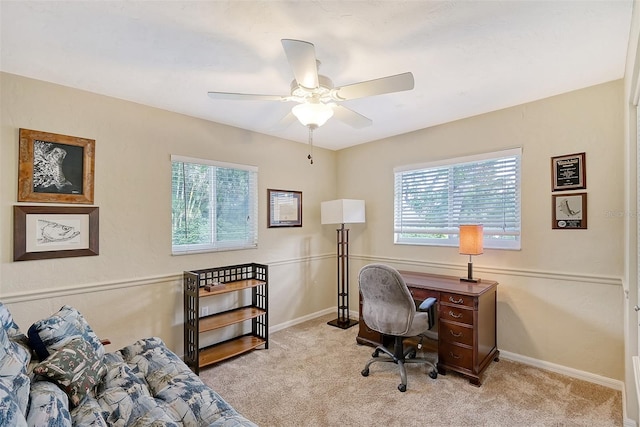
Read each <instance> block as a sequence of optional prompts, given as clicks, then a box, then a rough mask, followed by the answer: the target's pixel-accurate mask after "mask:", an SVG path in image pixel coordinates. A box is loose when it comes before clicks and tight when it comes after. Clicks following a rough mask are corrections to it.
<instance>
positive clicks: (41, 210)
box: [13, 206, 99, 261]
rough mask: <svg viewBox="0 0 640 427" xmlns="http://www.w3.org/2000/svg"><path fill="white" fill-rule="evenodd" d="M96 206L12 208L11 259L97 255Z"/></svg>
mask: <svg viewBox="0 0 640 427" xmlns="http://www.w3.org/2000/svg"><path fill="white" fill-rule="evenodd" d="M98 212H99V211H98V208H97V207H89V206H87V207H85V206H69V207H49V206H14V207H13V260H14V261H27V260H32V259H49V258H67V257H78V256H91V255H98V244H99V243H98V242H99V240H98V219H99V218H98V216H99V214H98Z"/></svg>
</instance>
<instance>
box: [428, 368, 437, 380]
mask: <svg viewBox="0 0 640 427" xmlns="http://www.w3.org/2000/svg"><path fill="white" fill-rule="evenodd" d="M429 376H430V377H431V378H433V379H434V380H435V379H436V378H438V371H436V370H435V369H434V370H433V371H431V372H429Z"/></svg>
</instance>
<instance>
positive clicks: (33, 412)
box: [27, 381, 72, 427]
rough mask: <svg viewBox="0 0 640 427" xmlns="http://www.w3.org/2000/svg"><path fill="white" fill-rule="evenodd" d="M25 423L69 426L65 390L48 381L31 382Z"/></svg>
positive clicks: (50, 426)
mask: <svg viewBox="0 0 640 427" xmlns="http://www.w3.org/2000/svg"><path fill="white" fill-rule="evenodd" d="M27 424H28V425H29V426H47V427H71V425H72V424H71V414H70V413H69V403H68V399H67V395H66V394H65V392H64V391H62V390H61V389H60V387H58V386H57V385H55V384H54V383H52V382H49V381H36V382H34V383H32V384H31V400H30V402H29V412H28V414H27Z"/></svg>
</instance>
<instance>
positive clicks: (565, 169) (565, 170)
mask: <svg viewBox="0 0 640 427" xmlns="http://www.w3.org/2000/svg"><path fill="white" fill-rule="evenodd" d="M551 187H552V190H553V191H564V190H577V189H583V188H587V176H586V165H585V153H576V154H568V155H566V156H558V157H552V158H551Z"/></svg>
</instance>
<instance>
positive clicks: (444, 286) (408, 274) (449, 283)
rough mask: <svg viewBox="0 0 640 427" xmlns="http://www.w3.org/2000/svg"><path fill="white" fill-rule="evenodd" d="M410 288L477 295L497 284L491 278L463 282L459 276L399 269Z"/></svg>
mask: <svg viewBox="0 0 640 427" xmlns="http://www.w3.org/2000/svg"><path fill="white" fill-rule="evenodd" d="M399 273H400V274H401V275H402V278H403V279H404V281H405V283H406V284H407V286H408V287H410V288H423V289H430V290H435V291H441V292H453V293H456V294H461V295H470V296H479V295H482V294H484V293H485V292H487V291H489V290H491V289H493V288H495V287H496V286H498V282H495V281H493V280H484V279H483V280H481V281H480V282H478V283H472V282H464V281H461V280H460V278H459V277H454V276H444V275H438V274H429V273H417V272H415V271H399Z"/></svg>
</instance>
